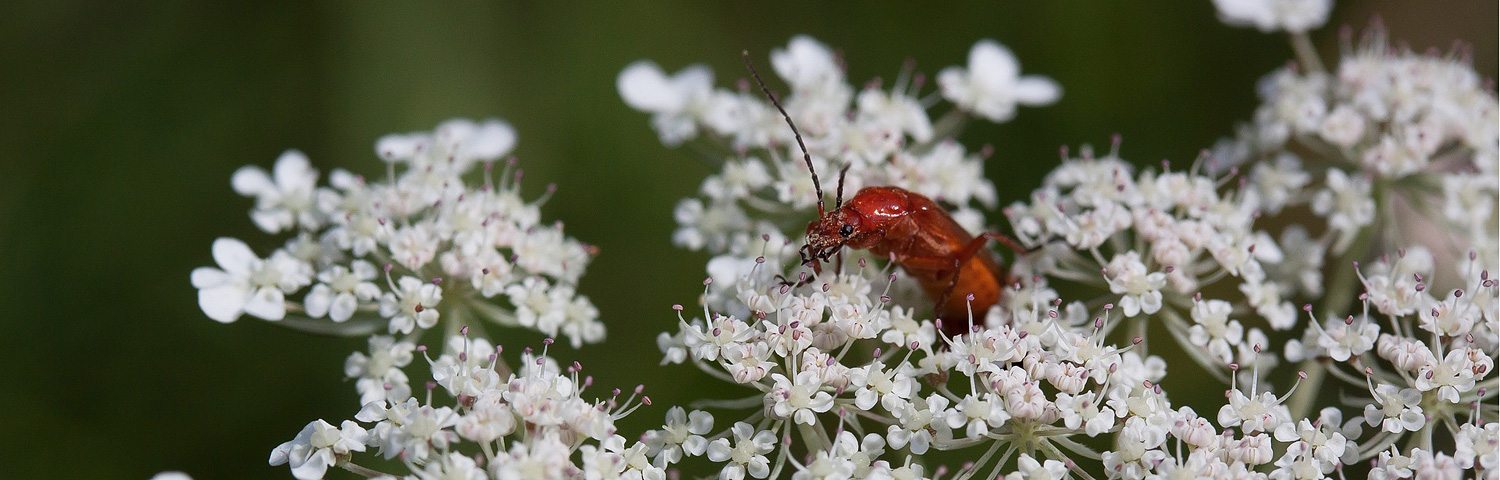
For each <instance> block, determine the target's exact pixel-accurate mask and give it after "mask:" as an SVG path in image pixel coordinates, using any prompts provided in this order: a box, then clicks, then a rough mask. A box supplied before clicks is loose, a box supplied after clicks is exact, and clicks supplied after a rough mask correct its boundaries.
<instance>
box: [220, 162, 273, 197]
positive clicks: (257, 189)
mask: <svg viewBox="0 0 1500 480" xmlns="http://www.w3.org/2000/svg"><path fill="white" fill-rule="evenodd" d="M229 186H231V187H233V188H234V193H238V194H240V195H244V196H246V197H250V196H255V195H260V194H261V192H268V191H275V190H276V184H275V183H272V182H271V176H270V175H267V174H266V171H265V170H261V168H260V167H256V166H244V167H240V169H239V170H235V171H234V175H231V176H230V177H229Z"/></svg>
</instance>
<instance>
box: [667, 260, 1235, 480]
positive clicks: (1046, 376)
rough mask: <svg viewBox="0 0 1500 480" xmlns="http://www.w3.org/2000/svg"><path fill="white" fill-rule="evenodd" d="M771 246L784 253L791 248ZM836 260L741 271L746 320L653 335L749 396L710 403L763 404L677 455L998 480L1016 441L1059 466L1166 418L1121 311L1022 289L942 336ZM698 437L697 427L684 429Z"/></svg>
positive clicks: (729, 469)
mask: <svg viewBox="0 0 1500 480" xmlns="http://www.w3.org/2000/svg"><path fill="white" fill-rule="evenodd" d="M768 248H772V249H780V250H782V251H781V252H780V253H781V254H782V256H783V257H784V256H786V253H787V252H788V251H791V250H794V247H790V246H786V245H782V246H778V247H768ZM859 263H861V264H866V262H864V261H860V262H859ZM845 267H846V268H845V272H844V273H833V269H832V268H830V269H828V270H825V272H824V274H823V275H822V276H820V277H817V278H816V279H815V281H813V282H812V285H816V286H812V285H809V286H804V287H798V288H793V287H791V286H788V285H785V284H783V283H781V282H778V281H775V280H767V279H764V278H763V277H762V276H760V275H752V276H749V277H746V278H745V280H743V281H741V282H738V283H736V284H735V288H736V291H737V295H736V297H735V301H736V302H737V303H739V304H740V305H741V306H742V307H743V308H744V309H746V310H748V311H749V312H750V313H749V314H748V315H747V316H746V317H740V316H736V315H725V314H720V313H714V312H712V311H710V310H709V309H708V308H707V307H705V308H704V310H703V316H702V317H699V318H694V319H692V320H690V321H689V320H687V319H686V318H683V317H681V316H680V314H679V319H680V324H679V329H678V331H677V332H675V333H672V334H668V333H664V334H662V337H661V338H660V339H659V345H660V346H661V347H662V349H663V352H664V353H665V356H666V358H667V361H669V362H671V363H683V362H689V363H692V364H694V365H696V366H698V367H699V368H701V369H703V370H704V371H705V372H708V373H709V374H710V375H713V376H715V377H717V378H719V379H721V380H723V381H726V382H732V383H735V384H739V385H742V386H745V387H749V388H751V389H752V392H753V393H752V394H751V395H750V396H748V397H745V398H741V399H731V400H723V401H715V402H707V403H705V404H706V405H709V406H715V407H736V406H738V407H741V408H744V407H753V408H757V411H756V412H755V413H753V414H751V415H750V416H749V417H748V418H745V419H744V420H742V421H739V422H737V423H736V424H735V425H734V427H733V428H731V429H730V430H729V431H728V432H726V433H723V434H720V435H724V436H723V437H721V438H720V439H719V440H716V441H715V443H711V444H709V445H708V448H707V449H706V450H705V449H703V448H701V447H700V448H697V449H684V451H685V452H686V454H687V455H706V456H707V457H708V459H709V460H710V461H713V462H717V463H721V464H722V465H723V466H722V469H723V470H722V471H721V473H720V478H726V479H727V478H742V477H743V476H744V475H745V474H746V473H748V474H749V475H750V476H752V477H755V478H782V477H781V476H779V472H782V471H783V470H784V469H792V470H794V471H796V474H794V475H793V478H929V476H932V477H937V476H942V475H943V473H942V472H943V471H945V469H938V470H933V469H931V468H929V467H924V466H923V465H922V464H921V463H920V462H918V460H919V457H918V456H920V455H922V454H925V453H927V452H928V451H929V450H953V449H967V448H975V449H977V451H978V452H987V453H984V454H983V456H982V457H979V460H977V461H976V462H975V463H974V464H973V465H969V466H967V467H965V468H964V469H962V472H963V473H962V475H963V476H969V475H975V474H979V473H982V472H981V471H980V470H981V469H985V470H991V472H990V473H989V476H991V477H992V476H994V475H995V474H996V473H998V472H999V471H1000V469H1001V468H1002V467H1003V466H1005V465H1006V462H1008V461H1009V459H1011V458H1015V457H1016V454H1017V453H1019V452H1021V450H1020V448H1022V447H1023V446H1025V447H1026V448H1028V449H1029V450H1030V449H1034V450H1035V451H1036V453H1033V454H1035V455H1042V456H1044V457H1045V458H1046V459H1050V460H1049V463H1048V464H1047V465H1048V466H1042V464H1041V463H1037V462H1038V460H1036V459H1034V458H1032V457H1030V456H1029V455H1028V456H1026V457H1024V458H1023V459H1022V460H1020V461H1021V462H1023V464H1025V462H1027V461H1030V462H1031V463H1033V464H1036V466H1035V468H1036V469H1040V470H1041V471H1056V470H1057V469H1058V468H1062V466H1063V464H1062V463H1061V462H1067V458H1069V457H1070V456H1075V455H1081V456H1095V457H1097V456H1098V455H1099V454H1098V453H1096V452H1092V451H1090V450H1089V449H1088V448H1087V447H1084V446H1083V445H1081V444H1080V443H1078V442H1076V441H1074V440H1071V439H1069V438H1068V437H1070V436H1079V435H1082V436H1089V437H1095V436H1100V435H1104V434H1107V433H1111V432H1117V431H1120V429H1121V428H1122V426H1126V425H1136V424H1139V427H1140V428H1147V427H1148V425H1162V424H1169V423H1170V422H1168V420H1169V419H1172V418H1176V415H1177V413H1176V412H1174V411H1173V410H1172V409H1171V405H1170V403H1169V402H1168V401H1167V399H1166V397H1165V395H1164V394H1163V392H1162V390H1161V389H1160V388H1158V387H1156V385H1155V384H1156V382H1158V381H1160V380H1161V379H1162V377H1163V376H1164V375H1165V369H1166V365H1165V363H1164V362H1163V361H1162V360H1161V359H1160V358H1157V357H1142V356H1141V355H1138V354H1137V353H1136V352H1133V351H1130V350H1131V349H1130V348H1123V349H1122V348H1118V347H1115V346H1112V345H1109V344H1106V343H1105V342H1104V338H1103V337H1104V331H1105V330H1107V329H1108V324H1110V323H1112V322H1114V321H1118V319H1117V318H1111V315H1113V316H1114V317H1118V316H1119V315H1118V313H1111V312H1112V311H1117V310H1118V309H1115V308H1113V307H1104V308H1103V309H1102V310H1100V311H1099V312H1098V313H1100V315H1101V316H1100V317H1098V318H1093V319H1090V318H1088V314H1087V308H1086V307H1085V306H1084V305H1083V304H1081V303H1074V304H1069V305H1068V306H1067V307H1066V308H1059V305H1061V304H1062V302H1061V300H1060V299H1058V298H1057V296H1056V294H1055V293H1054V292H1052V291H1051V290H1049V289H1045V288H1035V287H1034V286H1023V287H1022V288H1021V289H1020V290H1018V291H1015V292H1013V293H1014V295H1012V296H1010V297H1009V302H1008V303H1007V304H1006V305H1004V306H1002V307H998V308H1000V309H1003V310H1005V311H1006V312H1008V313H1007V314H1006V315H1005V318H1006V319H1007V321H1006V322H1005V323H1003V324H997V325H989V326H985V325H975V326H974V327H973V328H972V330H971V333H970V334H969V335H966V336H963V337H958V338H952V339H949V338H942V337H940V336H939V333H938V331H937V329H936V328H935V326H934V324H933V322H932V321H930V320H925V319H920V320H919V319H918V318H917V317H914V314H915V313H916V312H915V311H914V310H913V309H909V308H904V307H901V306H894V305H892V302H891V299H890V297H889V295H888V293H889V289H890V286H891V284H892V282H893V281H894V276H895V275H894V274H888V273H886V272H885V271H880V270H876V269H874V268H869V267H866V266H860V267H855V266H854V265H847V266H845ZM757 268H758V269H767V268H774V267H772V266H771V265H770V264H769V262H765V263H762V264H760V266H758V267H757ZM877 279H879V280H877ZM678 309H679V311H681V308H680V307H678ZM694 414H695V415H696V414H697V413H696V412H695V413H694ZM670 423H671V422H670V421H669V424H670ZM1151 428H1154V430H1152V432H1155V433H1163V432H1165V429H1163V428H1156V427H1151ZM678 430H681V427H679V428H678ZM708 431H709V430H708V429H707V428H706V424H705V428H702V429H700V430H698V431H696V432H694V433H696V434H698V435H704V434H706V433H707V432H708ZM729 433H732V436H733V438H734V440H733V441H730V440H728V435H727V434H729ZM1142 434H1144V435H1149V434H1151V432H1143V433H1142ZM1216 434H1217V432H1214V433H1213V434H1211V435H1216ZM648 435H653V436H667V435H668V434H666V433H660V434H648ZM677 436H678V437H681V436H682V434H680V433H679V434H677ZM794 438H795V439H796V440H793V439H794ZM1213 438H1215V439H1217V438H1218V437H1217V436H1214V437H1213ZM778 439H779V440H780V441H779V442H778ZM718 442H722V443H718ZM1133 443H1134V442H1133V441H1123V440H1122V441H1121V442H1119V445H1121V448H1124V447H1125V446H1126V445H1130V444H1133ZM715 444H718V445H720V446H721V448H719V449H717V451H718V453H716V448H715V447H714V445H715ZM1159 445H1160V442H1158V446H1159ZM653 449H655V446H654V445H653ZM655 451H656V450H653V454H654V452H655ZM795 452H806V456H807V458H806V459H805V460H798V457H799V456H800V454H799V453H795ZM672 454H673V455H679V453H677V452H676V451H673V452H672ZM1105 455H1106V456H1107V458H1113V457H1108V456H1109V455H1110V454H1109V453H1106V454H1105ZM1119 458H1120V461H1119V464H1120V465H1121V467H1120V468H1144V469H1150V468H1152V467H1153V466H1154V465H1153V464H1151V463H1150V462H1149V458H1148V459H1147V461H1144V462H1143V461H1142V458H1143V457H1142V456H1141V452H1136V453H1129V454H1122V456H1120V457H1119ZM1050 462H1058V463H1050ZM1127 464H1128V465H1135V466H1136V467H1126V466H1124V465H1127ZM1067 468H1073V469H1076V468H1077V467H1076V465H1073V464H1072V463H1071V462H1069V463H1068V464H1067Z"/></svg>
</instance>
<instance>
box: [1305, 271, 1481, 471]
mask: <svg viewBox="0 0 1500 480" xmlns="http://www.w3.org/2000/svg"><path fill="white" fill-rule="evenodd" d="M1433 267H1434V261H1433V255H1432V253H1431V252H1429V251H1428V250H1427V249H1425V248H1422V247H1413V248H1412V249H1410V250H1402V251H1399V252H1397V253H1396V257H1395V258H1389V257H1387V258H1383V259H1382V260H1380V261H1378V262H1376V263H1375V264H1374V265H1370V266H1365V267H1362V268H1361V271H1360V273H1359V279H1360V281H1361V282H1362V283H1363V285H1364V288H1365V293H1364V294H1362V295H1360V297H1359V298H1360V301H1361V302H1360V303H1361V304H1362V308H1361V309H1360V311H1358V312H1355V313H1353V314H1351V315H1347V316H1345V317H1344V318H1328V319H1325V320H1324V321H1323V322H1321V323H1320V322H1317V321H1316V320H1315V321H1312V322H1310V323H1309V326H1308V330H1307V331H1306V333H1305V335H1304V337H1303V338H1302V339H1301V340H1292V341H1291V342H1289V343H1288V345H1287V357H1288V359H1289V360H1292V361H1300V360H1302V359H1304V358H1311V359H1318V360H1324V362H1322V365H1323V366H1324V367H1325V368H1326V369H1327V371H1328V372H1329V373H1330V374H1332V375H1333V377H1334V378H1335V379H1337V380H1339V381H1340V382H1341V383H1343V384H1345V385H1344V388H1346V389H1347V391H1349V392H1351V393H1352V392H1360V391H1361V390H1362V391H1363V393H1365V394H1367V395H1363V394H1359V393H1353V394H1352V395H1349V396H1348V397H1346V398H1345V399H1344V403H1345V404H1346V405H1348V406H1349V407H1352V408H1353V409H1355V410H1354V411H1360V410H1359V409H1363V410H1362V412H1361V413H1362V415H1363V417H1362V418H1361V419H1359V420H1363V421H1364V423H1365V424H1366V425H1367V426H1369V427H1373V428H1375V429H1376V430H1377V431H1376V433H1375V434H1374V435H1373V436H1372V438H1370V439H1369V440H1365V441H1364V442H1363V443H1364V444H1366V445H1370V446H1371V449H1370V450H1366V452H1365V453H1366V455H1365V456H1364V457H1365V458H1369V457H1372V456H1373V455H1375V454H1376V453H1379V455H1380V456H1379V458H1378V459H1377V460H1376V469H1377V471H1380V470H1383V469H1393V468H1394V469H1400V468H1411V463H1412V462H1414V461H1415V460H1414V459H1417V458H1425V459H1426V460H1425V461H1427V462H1447V463H1446V465H1448V466H1443V465H1433V464H1430V465H1428V466H1427V467H1426V468H1436V469H1438V470H1444V469H1448V468H1453V467H1457V468H1462V469H1471V468H1477V469H1479V470H1481V471H1483V472H1484V474H1482V475H1480V478H1493V477H1494V476H1495V475H1500V463H1497V462H1494V461H1490V462H1488V463H1485V462H1482V461H1481V462H1477V463H1476V461H1475V459H1476V453H1475V452H1476V451H1480V450H1483V449H1484V448H1489V449H1491V450H1493V449H1494V448H1495V447H1494V445H1495V444H1494V442H1496V441H1497V440H1496V433H1497V432H1500V423H1497V422H1496V421H1495V414H1496V409H1495V399H1496V398H1497V393H1500V390H1497V386H1500V377H1497V376H1496V375H1495V373H1494V370H1495V361H1494V358H1495V356H1496V351H1497V343H1500V333H1497V326H1500V312H1497V306H1500V286H1497V281H1496V280H1495V279H1491V278H1490V270H1488V268H1486V267H1484V266H1482V265H1481V264H1480V263H1479V261H1478V255H1477V254H1471V255H1470V256H1469V259H1468V261H1466V262H1464V263H1463V264H1462V265H1461V266H1460V267H1459V269H1458V270H1459V271H1458V272H1457V273H1458V274H1459V275H1460V276H1461V277H1462V278H1464V279H1465V284H1464V285H1463V286H1462V287H1461V288H1457V289H1452V290H1447V291H1442V292H1441V293H1440V292H1439V291H1438V290H1436V289H1433V288H1428V285H1427V284H1426V283H1424V282H1425V281H1426V279H1430V278H1433V273H1434V272H1433ZM1435 434H1438V435H1446V436H1448V437H1450V438H1453V439H1454V440H1455V442H1457V450H1455V451H1450V452H1443V451H1440V450H1435V449H1434V448H1433V447H1431V446H1429V443H1428V442H1427V441H1424V442H1422V443H1421V445H1420V446H1419V447H1417V448H1408V450H1406V451H1403V450H1400V449H1398V448H1397V445H1398V443H1397V442H1398V441H1399V440H1401V439H1403V438H1411V437H1415V438H1425V439H1430V438H1432V437H1433V436H1434V435H1435ZM1486 435H1487V436H1486ZM1485 442H1490V443H1489V444H1486V443H1485ZM1408 445H1409V444H1408ZM1476 448H1477V449H1478V450H1476ZM1492 459H1493V457H1492ZM1384 474H1387V475H1389V474H1390V472H1389V471H1387V472H1386V473H1384ZM1399 477H1400V476H1399V475H1398V476H1396V477H1387V478H1399Z"/></svg>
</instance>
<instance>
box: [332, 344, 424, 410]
mask: <svg viewBox="0 0 1500 480" xmlns="http://www.w3.org/2000/svg"><path fill="white" fill-rule="evenodd" d="M369 344H370V354H369V355H365V354H363V353H360V352H354V353H351V354H349V358H348V359H346V360H344V376H345V377H348V378H353V379H356V380H355V382H354V387H355V389H356V390H358V391H359V403H360V405H364V404H367V403H370V402H379V401H385V400H389V401H392V402H399V401H402V400H404V399H406V398H407V397H410V396H411V386H409V385H408V381H407V377H406V372H403V371H401V368H402V367H405V366H407V365H410V364H411V361H412V351H413V350H415V349H416V345H414V344H412V343H411V342H397V341H395V339H394V338H391V337H387V336H383V335H371V336H370V340H369Z"/></svg>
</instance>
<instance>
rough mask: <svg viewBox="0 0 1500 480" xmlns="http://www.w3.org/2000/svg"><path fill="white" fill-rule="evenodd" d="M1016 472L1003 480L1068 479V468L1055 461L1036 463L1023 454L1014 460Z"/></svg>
mask: <svg viewBox="0 0 1500 480" xmlns="http://www.w3.org/2000/svg"><path fill="white" fill-rule="evenodd" d="M1016 470H1017V471H1015V472H1012V473H1010V474H1007V475H1006V476H1005V480H1062V479H1064V478H1068V466H1067V465H1065V464H1063V462H1059V461H1057V460H1051V459H1048V460H1047V461H1046V462H1045V463H1041V462H1037V461H1036V459H1035V458H1031V455H1027V454H1025V453H1022V454H1021V457H1020V458H1019V459H1017V460H1016Z"/></svg>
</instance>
